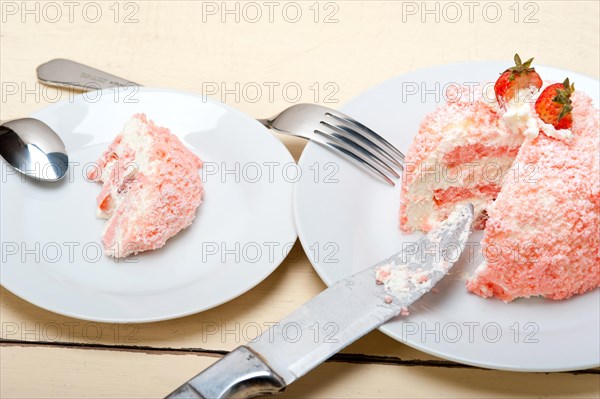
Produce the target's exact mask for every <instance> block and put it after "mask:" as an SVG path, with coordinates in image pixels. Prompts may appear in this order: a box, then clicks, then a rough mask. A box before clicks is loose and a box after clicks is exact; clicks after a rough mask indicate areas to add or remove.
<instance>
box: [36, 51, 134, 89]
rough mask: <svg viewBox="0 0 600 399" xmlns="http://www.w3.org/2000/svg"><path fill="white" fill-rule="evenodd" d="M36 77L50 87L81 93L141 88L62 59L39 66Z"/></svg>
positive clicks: (116, 77)
mask: <svg viewBox="0 0 600 399" xmlns="http://www.w3.org/2000/svg"><path fill="white" fill-rule="evenodd" d="M37 77H38V80H39V81H40V82H42V83H44V84H47V85H50V86H60V87H69V88H73V87H74V88H77V89H79V90H83V91H92V90H100V89H110V88H115V87H131V86H141V85H139V84H137V83H134V82H132V81H130V80H128V79H123V78H120V77H118V76H115V75H111V74H109V73H106V72H104V71H101V70H99V69H96V68H92V67H89V66H87V65H83V64H80V63H78V62H75V61H71V60H65V59H62V58H56V59H54V60H51V61H48V62H46V63H45V64H42V65H40V66H39V67H38V68H37Z"/></svg>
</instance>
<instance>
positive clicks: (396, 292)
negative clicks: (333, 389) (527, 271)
mask: <svg viewBox="0 0 600 399" xmlns="http://www.w3.org/2000/svg"><path fill="white" fill-rule="evenodd" d="M472 221H473V206H472V205H471V204H468V205H461V206H458V207H456V208H455V210H454V211H453V212H452V213H451V214H450V216H449V217H448V219H447V220H445V221H444V222H442V223H441V224H440V225H439V226H438V227H436V228H435V229H434V230H432V231H431V232H429V233H428V234H427V235H426V236H425V237H423V238H422V239H420V240H419V241H417V242H416V243H412V244H411V246H410V248H408V247H405V248H403V250H402V251H400V252H398V253H396V254H394V255H393V256H391V257H390V258H387V259H385V260H383V261H381V262H379V263H377V264H376V265H374V266H371V267H369V268H367V269H365V270H363V271H361V272H359V273H357V274H354V275H353V276H350V277H347V278H345V279H342V280H340V281H338V282H336V283H335V284H333V285H332V286H331V287H329V288H327V289H326V290H325V291H323V292H321V293H320V294H319V295H317V296H316V297H315V298H313V299H311V300H310V301H308V302H307V303H306V304H304V305H303V306H301V307H300V308H299V309H297V310H296V311H294V312H292V313H291V314H290V315H288V316H287V317H285V318H284V319H282V320H281V321H280V322H279V323H277V324H275V325H272V326H271V327H270V328H269V329H268V330H267V331H265V332H264V333H263V334H262V335H260V336H259V337H257V338H256V339H254V340H253V341H252V342H250V343H249V344H248V345H247V346H241V347H239V348H237V349H235V350H234V351H232V352H231V353H229V354H228V355H227V356H225V357H224V358H222V359H221V360H219V361H217V362H216V363H215V364H213V365H212V366H210V367H209V368H207V369H206V370H205V371H203V372H202V373H200V374H198V375H197V376H196V377H194V378H192V379H191V380H189V381H188V382H186V383H185V384H184V385H182V386H181V387H179V388H178V389H176V390H175V391H174V392H172V393H171V394H170V395H168V396H167V397H168V398H170V399H175V398H176V399H182V398H230V397H244V398H248V397H253V396H258V395H265V394H272V393H276V392H279V391H281V390H283V389H285V387H286V386H287V385H289V384H291V383H293V382H294V381H295V380H297V379H298V378H300V377H301V376H303V375H305V374H306V373H307V372H309V371H310V370H312V369H313V368H315V367H316V366H317V365H319V364H320V363H322V362H323V361H325V360H326V359H328V358H329V357H331V356H332V355H333V354H335V353H337V352H339V351H340V350H341V349H343V348H344V347H346V346H347V345H349V344H351V343H352V342H354V341H355V340H357V339H358V338H360V337H362V336H363V335H365V334H367V333H368V332H370V331H372V330H374V329H375V328H377V327H379V326H381V325H382V324H383V323H385V322H386V321H388V320H390V319H392V318H393V317H395V316H397V315H399V314H400V312H401V310H402V309H403V308H405V307H407V306H409V305H410V304H412V303H413V302H415V301H416V300H417V299H419V298H420V297H421V296H422V295H424V294H425V293H426V292H428V291H429V290H431V288H433V286H434V285H435V284H436V283H437V282H438V281H439V280H441V279H442V277H444V275H446V273H447V272H448V270H450V268H451V267H452V265H453V264H454V262H455V261H456V260H457V259H458V257H459V255H460V253H461V252H462V250H463V249H464V246H465V243H466V240H467V238H468V235H469V232H470V229H471V223H472ZM380 276H386V277H387V278H388V281H387V282H386V283H385V284H381V281H378V280H377V278H378V277H380Z"/></svg>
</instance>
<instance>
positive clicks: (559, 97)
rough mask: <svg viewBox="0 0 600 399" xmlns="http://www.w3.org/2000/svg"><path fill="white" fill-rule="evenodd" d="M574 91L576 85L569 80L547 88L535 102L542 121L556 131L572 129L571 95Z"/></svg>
mask: <svg viewBox="0 0 600 399" xmlns="http://www.w3.org/2000/svg"><path fill="white" fill-rule="evenodd" d="M574 91H575V84H573V83H570V82H569V78H566V79H565V81H564V82H562V83H555V84H552V85H550V86H548V87H546V89H544V91H543V92H542V94H540V96H539V98H538V99H537V101H536V102H535V111H536V112H537V114H538V115H539V117H540V119H541V120H543V121H544V122H546V123H548V124H550V125H552V126H554V127H555V128H556V129H570V128H571V126H573V116H572V114H571V111H572V110H573V106H572V105H571V94H573V92H574Z"/></svg>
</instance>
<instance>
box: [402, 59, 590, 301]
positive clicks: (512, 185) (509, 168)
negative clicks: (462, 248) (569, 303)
mask: <svg viewBox="0 0 600 399" xmlns="http://www.w3.org/2000/svg"><path fill="white" fill-rule="evenodd" d="M519 62H520V60H519ZM530 62H531V60H530V61H528V64H527V65H519V63H517V67H516V68H513V69H512V70H511V69H509V70H507V71H505V73H504V74H502V76H501V78H499V80H498V82H497V83H496V86H495V87H494V89H495V90H496V94H497V96H498V87H499V84H498V83H499V82H500V83H502V84H503V85H504V86H503V87H500V88H501V89H503V90H504V91H503V93H502V95H503V96H506V98H503V99H502V100H504V101H501V102H497V101H490V100H484V96H481V93H479V95H478V96H476V98H475V99H474V100H473V99H471V101H458V102H453V103H448V104H446V105H444V106H442V107H440V108H438V109H437V110H435V111H434V112H433V113H431V114H430V115H428V116H427V117H426V118H425V119H424V120H423V122H422V124H421V126H420V129H419V132H418V134H417V136H416V137H415V140H414V142H413V143H412V146H411V148H410V150H409V152H408V154H407V156H406V166H405V176H404V181H403V187H402V191H401V207H400V227H401V229H402V230H403V231H405V232H412V231H416V230H422V231H429V230H431V229H432V228H433V227H434V226H436V225H437V224H438V223H440V221H442V220H444V219H445V218H446V217H447V215H448V214H449V213H450V212H451V211H452V210H453V209H454V208H455V206H456V205H457V204H462V203H472V204H473V205H474V207H475V212H476V219H475V222H474V224H475V225H474V227H475V228H476V229H484V228H485V232H484V238H483V242H482V248H483V255H484V257H485V259H486V261H485V262H484V263H483V264H482V265H480V266H479V267H478V268H477V270H476V271H475V273H474V275H473V276H472V277H471V278H469V279H468V281H467V288H468V290H469V291H471V292H473V293H475V294H477V295H480V296H483V297H490V296H495V297H498V298H499V299H501V300H504V301H507V302H508V301H512V300H513V299H515V298H518V297H530V296H542V297H546V298H550V299H557V300H558V299H565V298H569V297H571V296H572V295H575V294H581V293H584V292H586V291H589V290H591V289H594V288H596V287H598V286H600V255H599V254H600V250H599V235H600V226H599V221H598V220H599V215H600V194H599V193H600V167H599V164H600V159H599V155H598V154H599V153H598V148H599V145H600V136H599V123H598V110H597V109H595V108H594V107H593V105H592V101H591V99H590V98H589V97H587V96H586V95H585V94H583V93H581V92H578V91H575V92H574V93H572V96H571V99H572V104H571V102H570V101H566V102H565V99H564V98H563V99H558V100H557V98H558V95H556V96H555V94H554V86H557V84H552V85H549V83H546V84H545V85H544V86H545V87H546V89H544V90H543V91H542V90H541V89H542V88H541V85H542V83H541V80H540V79H539V76H537V73H535V70H534V69H533V68H530V67H529V66H530V65H529V64H530ZM515 70H516V71H517V72H516V73H517V79H516V80H513V79H512V78H509V76H510V75H509V73H510V72H511V71H512V73H515V72H514V71H515ZM519 73H522V75H518V74H519ZM528 74H535V75H536V79H535V81H536V82H537V81H539V84H536V85H535V86H530V87H526V88H525V89H523V87H521V88H513V87H510V86H509V87H508V89H507V86H506V85H507V84H508V85H511V84H513V82H515V81H519V80H520V81H530V82H531V81H534V80H533V79H530V76H528ZM502 79H503V81H501V80H502ZM567 83H568V81H565V82H564V84H567ZM558 86H560V87H563V89H564V87H565V86H564V85H563V84H561V85H558ZM566 86H567V87H568V84H567V85H566ZM521 89H523V90H521ZM538 89H540V90H539V91H538ZM465 90H466V89H465ZM478 90H480V91H481V89H478ZM519 90H520V91H519ZM540 92H541V95H540ZM506 93H508V94H506ZM517 93H518V94H519V95H516V94H517ZM556 93H557V94H558V93H559V92H558V91H557V92H556ZM532 94H533V95H534V96H533V99H532ZM513 95H514V98H513ZM538 96H539V97H540V98H538V100H537V101H535V98H536V97H538ZM487 97H488V98H489V96H487ZM491 97H492V98H493V95H492V96H491ZM541 97H544V101H543V102H542V101H540V100H541ZM461 98H462V97H461ZM524 100H526V101H524ZM534 104H535V105H534ZM538 106H539V108H538ZM565 106H568V107H571V106H572V112H571V110H570V108H568V109H567V110H568V111H569V112H568V113H567V116H568V121H567V119H564V120H563V121H562V122H561V119H560V118H562V116H561V117H559V118H558V122H557V121H553V122H549V121H546V120H544V119H541V118H540V115H543V117H544V118H548V115H550V116H551V117H556V116H557V114H558V111H560V110H561V107H563V108H564V107H565ZM553 107H554V108H553ZM539 112H542V113H543V114H539ZM571 118H572V126H570V128H568V129H563V128H562V125H565V124H567V122H569V123H570V122H571ZM546 122H548V123H546ZM557 126H558V127H557ZM559 127H560V128H559ZM488 217H489V219H488Z"/></svg>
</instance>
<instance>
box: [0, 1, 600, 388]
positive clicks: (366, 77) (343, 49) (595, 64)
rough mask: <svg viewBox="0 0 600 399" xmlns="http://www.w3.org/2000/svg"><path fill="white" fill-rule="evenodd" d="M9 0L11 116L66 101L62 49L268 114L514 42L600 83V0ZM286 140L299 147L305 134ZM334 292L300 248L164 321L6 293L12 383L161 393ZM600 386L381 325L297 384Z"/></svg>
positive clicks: (4, 363)
mask: <svg viewBox="0 0 600 399" xmlns="http://www.w3.org/2000/svg"><path fill="white" fill-rule="evenodd" d="M0 4H1V9H2V17H1V18H2V20H1V21H0V79H1V84H2V101H1V110H0V119H2V120H5V119H10V118H16V117H20V116H25V115H27V114H28V113H30V112H32V111H35V110H37V109H39V108H41V107H43V106H44V105H46V104H48V103H52V102H53V101H55V100H54V99H56V98H57V96H58V98H60V96H61V95H62V96H63V97H62V98H65V97H64V96H65V95H66V92H65V91H59V90H56V89H46V88H44V87H43V86H40V85H39V84H37V83H36V77H35V68H36V66H37V65H39V64H40V63H42V62H44V61H47V60H49V59H52V58H70V59H74V60H78V61H80V62H83V63H86V64H89V65H93V66H96V67H98V68H101V69H105V70H108V71H112V72H113V73H115V74H117V75H120V76H124V77H126V78H129V79H132V80H136V81H138V82H141V83H144V84H146V85H152V86H160V87H169V88H175V89H182V90H188V91H194V92H200V91H203V90H204V91H205V92H210V93H211V94H212V96H213V97H216V98H219V99H222V100H223V101H225V102H227V103H229V104H231V105H233V106H235V107H237V108H239V109H240V110H242V111H244V112H246V113H248V114H250V115H253V116H256V117H262V116H269V115H271V114H274V113H275V112H277V111H279V110H281V109H283V108H285V107H286V106H289V105H291V104H292V103H294V102H296V101H302V102H315V101H317V102H320V103H323V104H326V105H329V106H333V107H337V106H339V104H342V103H344V102H345V101H347V100H348V99H349V98H351V97H352V96H354V95H357V94H358V93H360V92H362V91H363V90H366V89H368V88H369V87H371V86H373V85H374V84H376V83H379V82H381V81H383V80H385V79H388V78H391V77H393V76H396V75H399V74H401V73H404V72H407V71H411V70H414V69H417V68H421V67H427V66H433V65H438V64H444V63H450V62H456V61H464V60H484V59H510V58H511V57H512V55H513V54H514V53H515V51H518V52H519V53H521V54H522V55H524V56H527V57H529V56H535V57H536V61H537V62H539V63H542V64H547V65H553V66H557V67H561V68H564V69H569V70H573V71H576V72H580V73H584V74H587V75H590V76H594V77H596V78H597V77H598V73H599V72H598V71H599V66H600V63H599V50H598V49H599V47H600V43H599V36H600V35H599V33H600V29H599V22H598V21H599V3H598V1H537V2H520V3H517V2H514V1H509V2H504V1H496V2H471V3H468V2H455V3H445V2H432V1H430V2H420V1H419V2H412V1H404V2H400V1H370V2H366V1H364V2H363V1H329V2H320V3H317V2H314V1H309V2H304V1H297V2H278V1H275V2H271V3H268V2H254V3H245V2H237V1H228V2H221V1H219V2H211V1H205V2H194V1H172V2H167V1H164V2H161V1H129V2H121V3H116V2H114V1H99V0H98V1H95V2H93V1H76V2H73V3H69V4H67V3H66V2H54V3H46V2H38V1H29V2H21V1H2V2H0ZM257 86H258V87H261V88H262V89H263V90H262V92H261V93H259V94H257V92H252V93H251V92H250V91H248V90H247V89H248V88H252V87H255V88H256V87H257ZM268 87H273V88H274V89H273V91H272V92H269V90H268ZM284 87H286V88H287V89H289V88H290V87H292V89H294V90H296V89H299V90H297V91H296V92H292V91H288V92H286V90H287V89H286V90H284ZM245 88H246V89H245ZM282 139H283V140H284V142H285V144H286V145H287V146H288V148H289V150H290V151H291V153H292V154H293V156H294V157H295V158H296V159H297V158H298V156H299V155H300V153H301V151H302V149H303V146H304V143H303V142H301V141H299V140H293V139H288V138H282ZM2 223H4V221H2ZM324 287H325V286H324V284H323V283H322V282H321V280H320V279H319V278H318V276H317V275H316V273H315V272H314V271H313V269H312V267H311V265H310V264H309V262H308V259H307V258H306V255H305V254H304V253H303V252H302V249H301V248H300V246H299V244H298V243H296V246H295V247H294V249H293V250H292V253H291V255H290V256H289V257H288V259H287V260H286V261H285V262H284V263H283V264H282V265H281V266H280V267H279V268H278V269H277V270H276V271H275V272H274V273H273V274H272V275H271V276H270V277H268V278H267V279H266V280H265V281H264V282H262V283H261V284H260V285H258V286H257V287H256V288H254V289H253V290H251V291H250V292H248V293H246V294H244V295H242V296H240V297H238V298H237V299H234V300H232V301H230V302H228V303H226V304H224V305H221V306H219V307H217V308H214V309H212V310H209V311H206V312H203V313H200V314H196V315H193V316H189V317H185V318H181V319H177V320H172V321H165V322H160V323H148V324H140V325H135V326H132V325H126V326H117V325H111V324H102V323H92V322H86V321H81V320H76V319H71V318H69V317H64V316H60V315H57V314H54V313H51V312H49V311H46V310H43V309H40V308H38V307H36V306H33V305H31V304H29V303H27V302H25V301H23V300H21V299H20V298H18V297H16V296H15V295H13V294H11V293H10V292H8V291H7V290H6V289H4V288H2V289H0V295H1V297H0V301H1V306H0V321H1V326H2V341H1V343H0V345H1V346H0V364H1V368H0V373H1V374H0V389H1V390H0V394H1V396H2V397H5V398H12V397H23V398H25V397H26V398H32V397H44V398H50V397H56V398H66V397H74V398H81V397H120V398H124V397H161V396H163V395H165V394H167V393H168V392H170V391H171V390H172V389H173V388H174V387H176V386H178V385H179V384H180V383H182V382H184V381H185V380H187V379H188V378H189V377H191V376H193V375H194V374H196V373H197V372H198V371H200V370H202V369H203V368H205V367H207V366H208V365H210V364H211V363H213V362H214V361H216V360H217V359H218V358H220V357H221V356H223V354H225V353H227V352H228V351H230V350H232V349H233V348H234V347H236V346H237V345H240V344H243V343H244V340H245V338H244V336H243V335H244V334H242V333H241V327H240V326H244V325H245V324H246V323H259V324H261V323H266V322H273V321H277V320H279V319H280V318H281V317H282V316H284V315H285V314H287V313H288V312H290V311H291V310H293V309H295V308H296V307H297V306H299V305H301V304H302V303H303V302H305V301H306V300H308V299H310V298H311V297H313V296H314V295H316V294H317V293H318V292H319V291H321V290H322V289H323V288H324ZM207 326H210V333H209V329H208V327H207ZM599 396H600V373H599V371H598V369H593V370H584V371H578V372H565V373H512V372H503V371H492V370H483V369H478V368H474V367H468V366H464V365H461V364H457V363H453V362H450V361H446V360H442V359H438V358H435V357H432V356H429V355H427V354H424V353H421V352H419V351H417V350H414V349H411V348H410V347H408V346H405V345H403V344H401V343H399V342H396V341H394V340H392V339H390V338H388V337H386V336H385V335H383V334H382V333H380V332H377V331H376V332H373V333H371V334H369V335H368V336H366V337H365V338H363V339H361V340H360V341H359V342H357V343H355V344H353V345H351V346H350V347H348V348H347V349H345V350H344V351H343V353H341V354H339V355H336V356H334V357H333V358H332V359H331V360H330V361H328V362H326V363H325V364H323V365H322V366H320V367H318V368H317V369H316V370H314V371H313V372H311V373H310V374H309V375H307V376H306V377H304V378H302V379H300V380H299V381H297V382H296V383H295V384H293V385H292V386H291V387H290V388H289V389H288V390H287V392H286V393H285V394H284V395H283V397H323V398H347V397H390V398H391V397H394V398H398V397H407V398H408V397H411V398H412V397H428V398H429V397H456V398H463V397H593V398H598V397H599Z"/></svg>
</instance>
